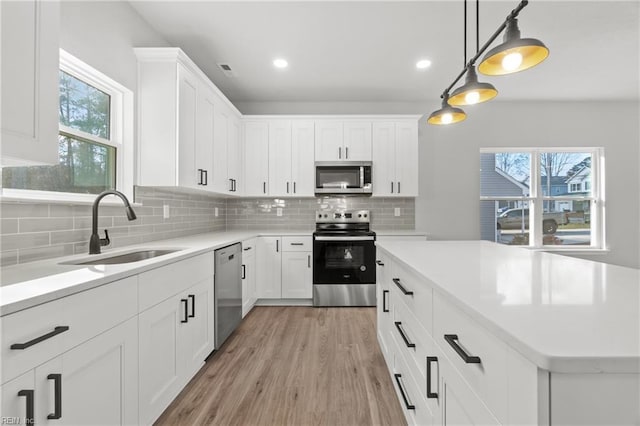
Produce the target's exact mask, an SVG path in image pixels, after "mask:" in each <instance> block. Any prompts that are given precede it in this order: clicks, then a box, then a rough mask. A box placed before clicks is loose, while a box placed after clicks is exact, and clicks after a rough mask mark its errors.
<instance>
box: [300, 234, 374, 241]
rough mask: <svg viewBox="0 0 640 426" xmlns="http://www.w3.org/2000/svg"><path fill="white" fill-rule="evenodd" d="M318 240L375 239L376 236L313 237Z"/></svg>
mask: <svg viewBox="0 0 640 426" xmlns="http://www.w3.org/2000/svg"><path fill="white" fill-rule="evenodd" d="M313 238H314V240H316V241H375V239H376V237H374V236H373V235H370V236H367V237H323V236H315V237H313Z"/></svg>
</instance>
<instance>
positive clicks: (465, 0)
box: [462, 0, 467, 68]
mask: <svg viewBox="0 0 640 426" xmlns="http://www.w3.org/2000/svg"><path fill="white" fill-rule="evenodd" d="M462 66H463V67H464V68H466V66H467V0H464V63H463V64H462Z"/></svg>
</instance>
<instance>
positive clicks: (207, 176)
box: [203, 170, 209, 186]
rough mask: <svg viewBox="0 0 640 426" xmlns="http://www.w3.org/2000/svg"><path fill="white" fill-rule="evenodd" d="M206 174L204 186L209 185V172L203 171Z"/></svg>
mask: <svg viewBox="0 0 640 426" xmlns="http://www.w3.org/2000/svg"><path fill="white" fill-rule="evenodd" d="M203 172H204V186H207V185H209V171H208V170H203Z"/></svg>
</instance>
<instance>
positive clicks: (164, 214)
mask: <svg viewBox="0 0 640 426" xmlns="http://www.w3.org/2000/svg"><path fill="white" fill-rule="evenodd" d="M162 217H163V218H165V219H169V218H170V217H171V214H170V212H169V204H164V205H163V206H162Z"/></svg>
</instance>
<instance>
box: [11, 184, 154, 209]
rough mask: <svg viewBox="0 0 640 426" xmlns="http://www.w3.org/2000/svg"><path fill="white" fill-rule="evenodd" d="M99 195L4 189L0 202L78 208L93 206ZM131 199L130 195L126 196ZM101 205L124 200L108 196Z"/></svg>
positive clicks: (137, 205) (135, 205)
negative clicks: (75, 206)
mask: <svg viewBox="0 0 640 426" xmlns="http://www.w3.org/2000/svg"><path fill="white" fill-rule="evenodd" d="M96 195H97V194H72V193H68V192H59V193H55V192H47V191H27V190H20V189H8V188H2V189H1V190H0V202H13V203H29V204H67V205H77V206H86V205H88V206H90V205H93V202H94V200H95V199H96ZM125 195H126V196H127V198H129V199H131V198H133V197H131V196H130V195H129V194H125ZM100 205H111V206H121V205H122V200H120V199H119V198H115V196H107V197H105V198H104V199H103V200H102V201H100ZM131 206H132V207H142V204H141V203H131Z"/></svg>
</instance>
